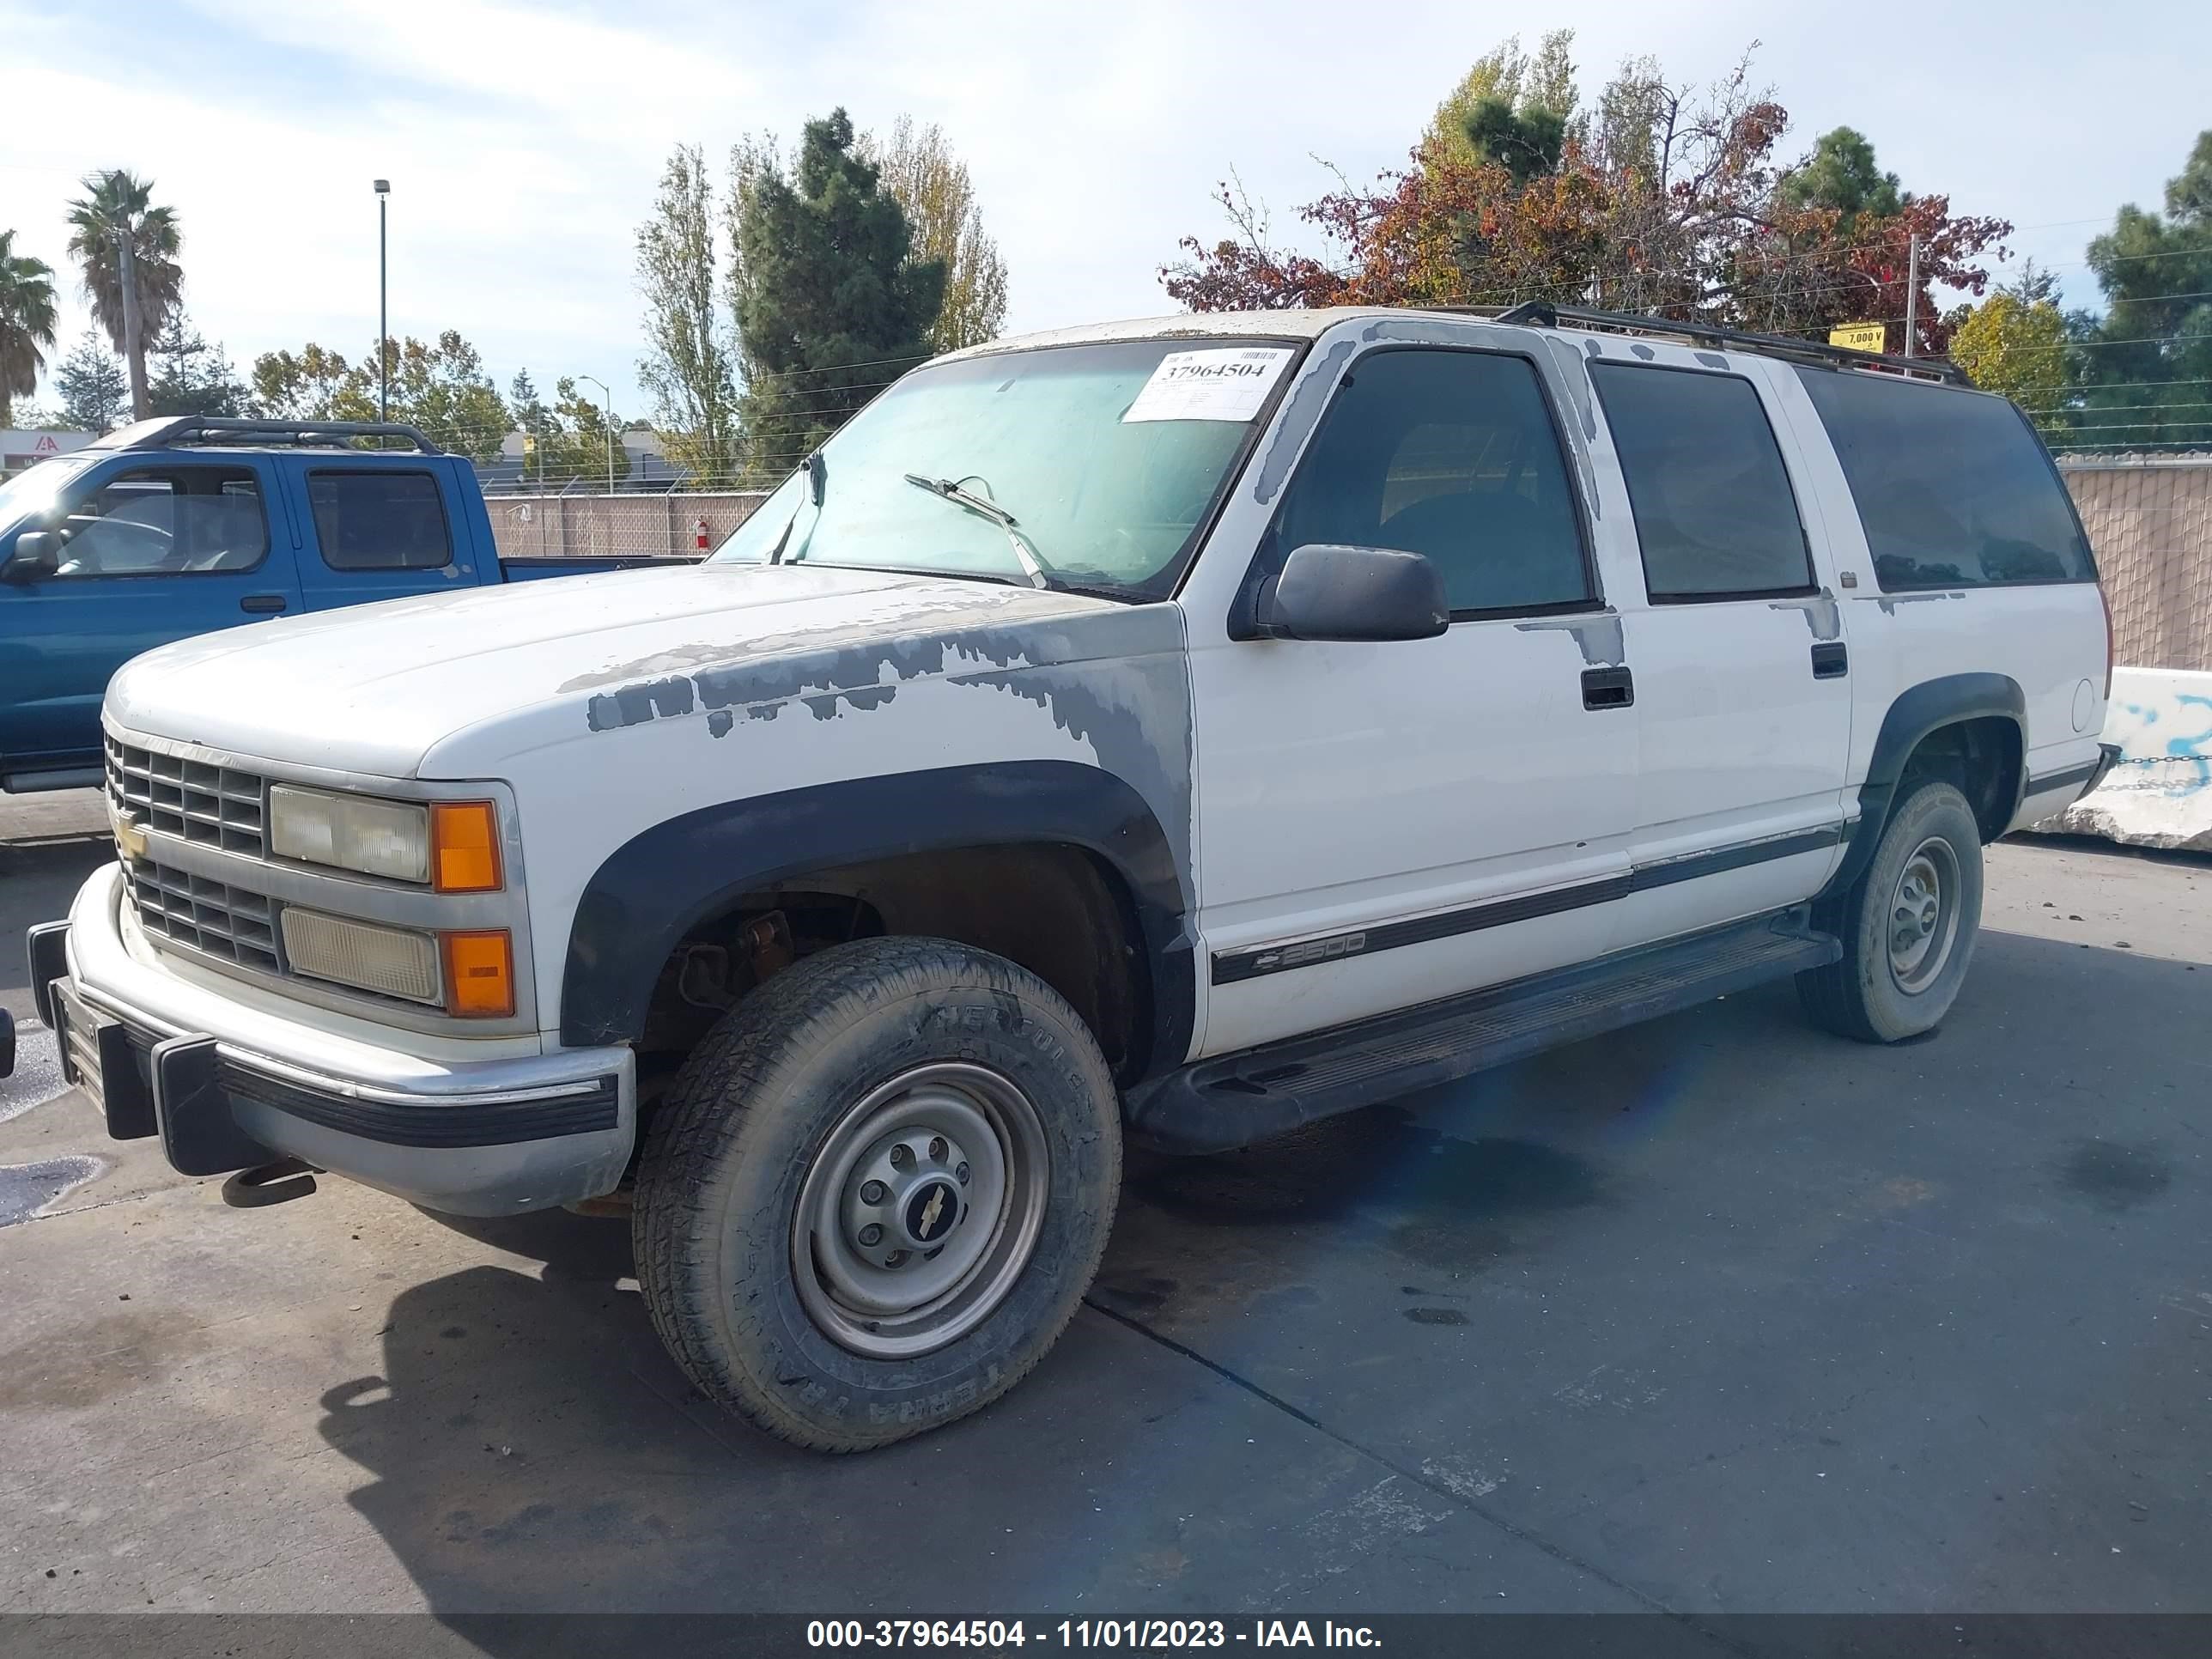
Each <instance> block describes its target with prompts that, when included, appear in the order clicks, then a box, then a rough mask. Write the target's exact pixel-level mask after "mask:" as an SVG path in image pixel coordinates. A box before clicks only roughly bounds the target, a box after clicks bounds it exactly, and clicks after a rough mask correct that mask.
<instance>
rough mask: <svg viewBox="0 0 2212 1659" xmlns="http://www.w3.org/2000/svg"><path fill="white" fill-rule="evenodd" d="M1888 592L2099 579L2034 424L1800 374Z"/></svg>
mask: <svg viewBox="0 0 2212 1659" xmlns="http://www.w3.org/2000/svg"><path fill="white" fill-rule="evenodd" d="M1797 374H1798V378H1799V379H1800V380H1803V381H1804V383H1805V391H1806V394H1807V395H1808V397H1810V398H1812V399H1813V406H1814V408H1815V409H1817V410H1820V423H1821V424H1822V425H1823V426H1825V427H1826V428H1827V429H1828V440H1829V441H1830V442H1831V443H1832V444H1833V445H1834V446H1835V449H1836V459H1838V461H1840V462H1841V463H1842V464H1843V468H1844V479H1845V480H1846V481H1847V482H1848V483H1850V487H1851V499H1852V501H1855V502H1857V506H1858V509H1859V522H1860V524H1861V525H1863V526H1865V529H1866V538H1867V550H1868V551H1869V553H1871V554H1872V555H1873V556H1874V574H1875V580H1876V581H1877V582H1879V583H1881V586H1883V587H1884V588H1885V589H1887V590H1888V591H1889V592H1897V591H1898V590H1899V589H1901V588H1915V587H1981V586H2002V585H2005V584H2008V583H2015V582H2086V581H2093V580H2095V579H2096V574H2097V573H2096V570H2095V568H2093V566H2092V564H2091V562H2090V559H2089V546H2088V544H2087V542H2086V541H2085V540H2083V539H2082V536H2081V525H2080V523H2079V522H2078V521H2077V520H2075V516H2074V511H2073V508H2072V507H2071V506H2070V505H2069V502H2068V501H2067V498H2066V491H2065V488H2064V486H2063V485H2062V484H2061V483H2059V482H2058V475H2057V471H2055V470H2054V469H2053V468H2052V466H2051V459H2050V457H2049V455H2048V454H2047V453H2045V450H2044V447H2043V445H2042V442H2041V441H2040V440H2039V439H2038V438H2037V437H2036V435H2035V431H2034V428H2032V427H2030V426H2029V425H2028V423H2027V419H2026V417H2025V416H2022V415H2021V412H2020V411H2019V410H2017V409H2015V408H2014V407H2013V406H2012V405H2011V404H2008V403H2007V402H2006V401H2005V400H2004V399H2003V398H1993V397H1991V396H1990V395H1989V394H1988V393H1987V392H1967V391H1965V390H1962V389H1955V388H1953V387H1950V386H1929V385H1926V384H1925V383H1910V382H1906V381H1903V380H1893V379H1892V378H1890V377H1888V376H1887V375H1880V374H1851V373H1848V372H1845V371H1844V370H1840V369H1832V368H1801V369H1799V370H1798V371H1797Z"/></svg>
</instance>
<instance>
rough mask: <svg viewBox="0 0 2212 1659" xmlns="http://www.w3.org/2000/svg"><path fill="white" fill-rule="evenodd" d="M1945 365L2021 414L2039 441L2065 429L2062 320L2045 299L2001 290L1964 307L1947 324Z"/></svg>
mask: <svg viewBox="0 0 2212 1659" xmlns="http://www.w3.org/2000/svg"><path fill="white" fill-rule="evenodd" d="M1951 361H1952V362H1955V363H1956V364H1958V365H1959V367H1960V368H1963V369H1965V370H1966V378H1967V379H1969V380H1972V381H1973V383H1974V384H1975V385H1976V386H1979V387H1981V388H1982V390H1983V391H1984V392H1999V393H2002V395H2003V396H2005V397H2008V398H2011V399H2012V400H2013V402H2015V403H2016V404H2019V405H2020V406H2021V408H2022V409H2024V410H2027V412H2028V416H2029V418H2030V419H2032V420H2033V421H2034V422H2035V424H2036V425H2037V427H2038V428H2040V429H2041V430H2042V432H2043V434H2044V435H2045V437H2056V436H2057V435H2059V434H2060V433H2062V432H2063V431H2064V430H2065V428H2066V427H2067V425H2068V422H2067V419H2066V416H2065V415H2064V413H2063V410H2061V408H2060V404H2061V401H2062V399H2063V397H2064V394H2065V391H2066V320H2065V319H2064V318H2063V317H2062V316H2061V315H2060V314H2059V311H2058V307H2057V305H2056V304H2055V303H2054V302H2053V301H2051V300H2050V299H2047V298H2045V299H2038V300H2027V299H2023V298H2022V297H2021V295H2019V294H2018V293H2016V292H2015V291H2014V290H2012V289H2003V288H2001V289H1997V290H1996V292H1995V293H1994V294H1991V295H1990V297H1989V298H1988V299H1986V300H1984V301H1982V302H1981V304H1979V305H1978V306H1969V307H1965V308H1964V312H1963V314H1961V315H1960V316H1957V317H1955V318H1954V319H1953V327H1952V331H1951Z"/></svg>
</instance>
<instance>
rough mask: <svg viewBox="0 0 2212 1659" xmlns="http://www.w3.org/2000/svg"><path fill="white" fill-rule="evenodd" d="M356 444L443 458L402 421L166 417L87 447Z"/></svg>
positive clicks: (338, 446)
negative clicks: (393, 444) (392, 443)
mask: <svg viewBox="0 0 2212 1659" xmlns="http://www.w3.org/2000/svg"><path fill="white" fill-rule="evenodd" d="M358 438H397V439H398V440H400V441H401V442H402V443H404V445H405V446H406V447H408V448H409V449H411V450H413V451H414V452H415V453H416V454H418V455H442V454H444V453H445V451H443V450H442V449H440V448H439V447H438V446H437V445H435V444H434V443H432V442H431V441H429V440H428V438H426V437H424V436H423V435H422V431H421V429H420V428H416V427H412V426H410V425H408V424H406V422H403V421H277V420H258V419H252V418H243V419H241V418H238V417H234V416H224V415H167V416H161V417H160V418H159V419H156V420H151V421H140V422H137V423H136V424H135V425H131V426H126V427H121V428H118V429H117V430H115V431H113V432H111V433H109V434H108V435H106V437H105V438H102V439H101V440H100V441H99V442H98V443H96V444H94V445H92V446H90V447H92V448H94V449H104V450H131V451H137V450H148V449H191V448H200V447H210V446H221V445H237V446H267V447H285V448H291V449H351V448H354V447H356V446H355V442H354V441H355V440H356V439H358Z"/></svg>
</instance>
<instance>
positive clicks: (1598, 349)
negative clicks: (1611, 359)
mask: <svg viewBox="0 0 2212 1659" xmlns="http://www.w3.org/2000/svg"><path fill="white" fill-rule="evenodd" d="M1583 353H1584V355H1586V356H1591V357H1602V356H1605V348H1604V347H1603V346H1601V345H1600V344H1599V343H1597V342H1596V341H1595V340H1584V341H1583Z"/></svg>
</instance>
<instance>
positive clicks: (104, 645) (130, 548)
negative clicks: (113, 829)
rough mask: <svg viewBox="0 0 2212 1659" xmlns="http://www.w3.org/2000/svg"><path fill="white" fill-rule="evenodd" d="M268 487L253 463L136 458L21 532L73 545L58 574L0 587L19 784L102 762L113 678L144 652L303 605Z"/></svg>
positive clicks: (7, 718)
mask: <svg viewBox="0 0 2212 1659" xmlns="http://www.w3.org/2000/svg"><path fill="white" fill-rule="evenodd" d="M270 493H271V492H270V479H269V477H267V475H266V471H265V469H264V467H263V466H262V465H260V464H259V463H258V461H257V460H255V459H253V458H251V457H246V456H233V457H226V458H220V459H202V458H199V457H197V456H161V457H150V458H145V459H140V458H136V457H124V458H120V459H118V460H115V461H112V462H107V463H103V464H102V465H100V466H97V467H94V468H93V469H92V470H90V471H88V472H86V473H85V474H84V475H83V476H82V477H79V478H76V479H75V480H72V481H71V483H70V488H69V489H68V490H67V492H66V493H65V494H64V496H63V498H62V500H61V501H60V503H59V505H58V507H57V508H56V510H55V511H54V512H53V513H51V514H49V515H48V516H46V518H44V519H42V520H40V521H39V522H37V523H35V524H27V525H25V526H22V527H23V528H24V529H27V530H28V529H53V530H58V531H59V532H61V534H62V536H63V538H64V541H63V547H62V553H61V564H60V567H59V568H58V569H57V570H56V571H55V572H54V573H53V574H51V575H45V576H40V577H38V578H36V579H35V580H30V581H27V582H23V583H21V584H12V585H10V586H6V587H0V684H4V685H5V686H6V688H7V691H6V694H5V696H0V766H4V768H5V769H6V771H7V772H8V774H9V775H10V776H21V775H24V774H27V773H33V772H37V771H42V770H53V769H76V768H82V767H88V766H96V765H97V764H98V763H99V759H100V700H101V698H102V697H104V696H106V691H107V682H108V679H109V678H110V677H111V676H112V675H113V673H114V672H115V671H116V670H117V669H118V668H120V667H121V666H122V665H124V664H125V662H128V661H129V660H130V659H131V658H133V657H135V656H137V655H138V654H139V653H141V652H144V651H150V650H152V649H153V648H154V647H155V646H158V645H167V644H168V643H169V642H170V641H173V640H180V639H185V638H187V637H189V636H190V635H194V634H204V633H209V632H211V631H213V630H214V629H220V628H230V627H234V626H236V625H237V624H239V623H250V622H253V621H255V620H257V619H258V618H260V617H269V616H275V615H278V614H280V613H282V612H283V611H297V610H298V609H299V608H300V586H299V580H298V577H297V575H296V574H295V571H294V569H293V565H292V559H291V548H290V538H289V534H288V535H287V536H285V537H284V538H282V541H281V544H280V542H279V539H278V538H276V537H275V536H274V535H272V533H271V515H270ZM6 551H7V550H6V549H5V548H4V547H0V557H4V556H5V554H6Z"/></svg>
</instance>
